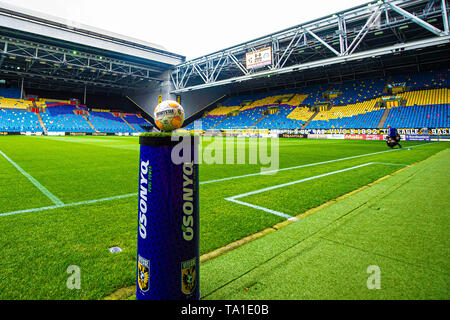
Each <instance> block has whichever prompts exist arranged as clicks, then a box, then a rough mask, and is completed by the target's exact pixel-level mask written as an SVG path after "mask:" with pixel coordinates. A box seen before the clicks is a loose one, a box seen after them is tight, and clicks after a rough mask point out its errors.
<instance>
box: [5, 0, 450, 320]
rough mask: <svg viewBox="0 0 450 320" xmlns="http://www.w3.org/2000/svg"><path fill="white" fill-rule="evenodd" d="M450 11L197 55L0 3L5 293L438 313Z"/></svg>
mask: <svg viewBox="0 0 450 320" xmlns="http://www.w3.org/2000/svg"><path fill="white" fill-rule="evenodd" d="M368 1H370V0H368ZM256 2H257V3H258V5H261V4H260V3H259V2H258V1H255V3H256ZM136 3H137V1H136ZM127 5H128V4H127ZM141 5H142V4H141V3H139V7H141ZM148 5H149V6H150V7H152V6H154V4H153V3H151V4H148ZM170 5H172V6H175V5H174V4H172V3H170ZM189 5H190V4H189ZM224 5H228V4H227V3H224ZM272 5H276V4H271V6H272ZM76 6H77V7H78V6H80V7H81V6H82V4H78V3H77V4H76ZM197 6H198V5H197ZM302 6H303V3H302V4H298V3H297V8H300V7H302ZM205 7H206V6H205ZM293 7H294V5H293ZM105 8H106V10H105V12H103V13H102V14H106V15H108V18H109V12H108V10H109V9H110V5H109V4H108V5H106V6H105ZM121 8H122V7H120V8H119V9H118V10H120V9H121ZM192 8H193V9H195V10H196V11H197V10H198V9H199V8H196V7H195V5H194V6H192ZM116 9H117V8H116ZM214 9H215V8H214ZM232 9H233V10H234V8H232ZM283 9H284V8H283ZM319 9H320V8H319ZM171 10H173V9H172V8H171ZM237 10H239V8H238V9H237ZM286 10H289V8H287V9H286ZM296 10H298V9H296ZM180 11H181V10H180ZM237 12H238V11H237ZM120 13H121V14H122V12H120ZM182 13H183V14H184V12H182ZM200 13H203V12H202V11H200V10H199V11H198V12H196V15H197V16H198V15H199V14H200ZM95 14H97V12H95ZM98 14H100V13H98ZM154 14H158V12H156V11H155V12H153V11H152V12H151V14H149V15H148V17H149V19H151V15H154ZM271 14H272V12H271ZM308 14H309V13H308ZM197 16H194V17H190V18H192V19H197ZM449 16H450V9H449V6H448V0H372V1H370V2H367V3H364V4H361V5H358V6H355V7H352V8H348V9H345V10H343V11H340V12H336V13H335V14H330V15H327V16H324V17H321V18H317V19H315V20H312V21H307V22H304V23H302V24H299V25H294V26H292V27H290V28H287V29H285V30H279V31H276V30H274V32H273V33H271V34H267V35H264V36H261V37H259V38H256V39H249V40H248V41H246V42H244V43H241V44H236V45H234V46H231V47H228V48H224V49H221V50H219V51H216V52H212V53H209V54H205V55H204V56H201V57H198V58H195V59H186V57H185V56H183V55H181V54H178V53H173V52H169V51H168V50H167V49H166V48H164V47H163V46H161V45H158V44H154V43H149V42H146V41H142V40H138V39H134V38H130V37H128V36H125V35H119V34H115V33H112V32H110V31H107V30H100V29H98V28H95V27H91V26H87V25H83V24H79V23H72V22H71V23H68V21H67V20H64V19H62V18H59V17H54V16H49V15H47V14H44V13H40V12H35V11H32V10H28V9H26V8H20V7H16V6H15V5H12V4H7V3H3V2H1V0H0V220H1V221H0V226H1V227H2V228H0V242H1V243H2V247H1V250H0V300H2V299H6V300H9V299H17V300H19V299H26V300H37V299H55V300H66V299H67V300H71V299H86V300H88V299H98V300H100V299H102V300H103V299H114V300H115V299H120V300H126V299H128V300H133V299H138V300H139V299H140V297H139V294H138V296H136V293H137V292H140V291H138V290H141V291H142V292H144V287H147V289H146V290H147V291H148V294H154V293H155V294H156V293H157V294H161V297H162V298H163V299H169V300H172V299H173V298H174V297H173V296H170V295H169V292H168V291H169V290H168V289H167V288H168V287H169V286H170V287H171V288H174V290H173V291H174V292H175V291H176V293H177V294H178V295H182V298H183V299H184V298H186V299H197V298H198V299H200V298H201V299H202V300H236V301H242V300H252V299H253V300H275V299H279V300H308V299H311V300H320V299H337V300H353V299H386V300H404V299H439V300H442V299H447V300H448V299H449V297H450V296H449V293H450V291H449V283H450V267H449V266H450V260H449V256H450V255H449V254H448V253H449V249H448V248H450V238H449V237H448V228H449V221H450V220H449V219H448V213H449V210H448V207H449V203H450V194H449V191H448V190H449V188H448V186H449V175H448V172H449V170H448V165H449V163H450V161H449V159H450V150H449V148H448V147H449V146H450V87H449V79H448V76H449V71H450V54H449V53H450V27H449V25H450V20H449ZM258 18H259V16H258ZM273 18H274V19H279V18H280V17H275V16H274V17H273ZM127 19H135V17H134V16H133V15H128V16H126V17H125V16H124V19H123V21H119V22H120V23H122V24H123V23H126V21H127ZM199 19H200V18H199ZM281 19H282V17H281ZM110 20H112V19H110ZM135 20H137V19H135ZM217 21H218V23H221V25H220V26H215V27H220V28H227V27H228V25H227V23H232V22H230V21H231V20H230V17H221V19H218V20H217ZM171 22H173V21H171ZM201 22H203V21H201ZM262 22H263V23H265V21H262ZM298 22H299V23H300V21H298ZM181 23H182V21H181ZM245 23H247V24H249V23H248V22H247V21H245ZM294 23H295V22H293V24H294ZM179 26H180V21H176V27H178V28H179ZM163 27H164V26H162V27H161V28H163ZM251 27H255V26H251ZM255 29H256V28H255ZM151 31H152V32H153V31H154V32H161V31H162V30H160V29H157V30H151ZM149 34H151V33H150V32H149ZM196 37H198V35H196V34H193V35H192V39H193V40H194V38H196ZM195 40H196V41H197V40H198V41H199V42H200V41H207V40H205V39H195ZM219 40H221V39H219ZM189 41H190V39H189ZM196 41H192V45H196ZM168 100H169V101H168ZM173 101H177V102H178V103H179V104H180V105H181V106H182V108H183V110H184V119H185V120H184V123H183V121H182V120H181V117H182V115H183V112H181V111H180V110H181V107H180V106H179V105H175V106H174V103H173ZM157 106H159V107H161V106H163V107H166V109H165V110H160V111H159V112H155V110H156V109H155V108H156V107H157ZM173 108H175V109H173ZM174 110H175V111H174ZM156 114H158V117H157V116H156ZM155 118H156V119H155ZM162 122H164V123H165V124H168V125H169V126H167V127H162V126H161V124H162ZM181 125H182V126H181ZM158 126H159V128H162V129H166V131H167V132H168V133H162V134H160V133H159V132H160V131H159V130H158ZM180 126H181V127H180ZM176 128H178V129H177V130H176V131H175V132H181V133H187V132H190V133H194V134H199V137H197V136H196V138H195V139H190V138H191V136H190V135H188V136H187V137H188V139H186V140H189V143H190V142H191V141H192V140H193V141H194V144H190V145H189V148H187V149H186V148H185V147H186V146H187V144H184V142H185V140H184V139H183V143H180V144H179V145H177V146H174V147H173V144H172V141H173V139H172V141H171V142H170V144H166V143H169V139H168V137H169V135H171V133H170V132H172V131H171V130H172V129H176ZM147 132H153V133H155V134H143V133H147ZM100 136H101V137H100ZM106 136H107V137H106ZM171 138H173V136H172V137H171ZM176 138H179V137H176ZM197 138H198V139H197ZM147 141H148V142H147ZM400 142H401V144H400ZM197 143H198V144H199V145H197ZM191 147H192V148H191ZM197 147H198V148H197ZM191 151H192V152H191ZM197 151H198V152H197ZM174 156H176V157H177V158H176V159H175V157H174ZM181 156H182V157H181ZM191 156H192V157H193V158H189V157H191ZM138 160H140V161H138ZM177 161H178V162H177ZM138 180H139V185H138ZM138 188H139V189H138ZM138 204H139V205H138ZM178 209H180V210H178ZM137 210H139V211H137ZM137 214H139V219H136V218H137ZM197 218H198V220H197ZM157 220H160V221H157ZM169 222H170V223H171V226H175V227H176V228H175V227H174V229H173V230H172V228H169V227H167V226H168V225H169ZM166 224H167V225H166ZM137 230H138V232H136V231H137ZM156 231H158V232H156ZM144 233H145V235H144V236H143V234H144ZM147 235H148V236H147ZM136 240H138V241H141V242H139V243H143V241H145V243H146V245H147V244H148V250H147V249H145V250H147V251H148V252H147V251H146V254H147V253H149V254H150V252H152V257H151V260H152V261H151V267H150V258H149V257H147V256H145V257H144V256H142V257H141V256H140V255H139V251H138V255H137V254H136V252H137V250H141V249H140V248H141V246H140V244H139V245H138V246H137V241H136ZM197 241H198V242H197ZM194 242H195V243H194ZM155 243H157V245H156V246H154V244H155ZM194 244H195V246H197V248H196V249H199V250H197V251H198V252H197V253H195V256H196V258H195V259H193V257H194V253H193V251H191V250H188V249H186V248H188V245H189V248H190V245H194ZM159 246H160V247H161V248H163V247H164V249H161V250H160V248H159ZM142 248H144V247H142ZM150 248H151V249H150ZM145 250H144V251H145ZM175 253H176V254H175ZM181 253H182V254H181ZM178 255H179V256H180V257H179V258H180V260H179V261H178V260H175V258H177V259H178ZM175 256H177V257H175ZM181 256H183V257H181ZM155 257H157V258H155ZM141 258H142V259H141ZM147 258H148V260H147ZM181 258H182V259H181ZM197 258H198V260H197ZM173 261H176V263H173V264H171V268H170V269H169V268H166V265H169V264H166V263H167V262H173ZM200 266H201V269H198V267H200ZM374 266H375V267H380V268H379V269H380V270H382V277H381V279H382V285H379V286H378V287H375V286H372V284H373V283H372V282H373V281H374V282H375V283H376V282H377V281H375V280H376V279H375V280H373V281H372V279H374V277H373V275H372V273H371V271H370V270H371V269H372V267H374ZM73 267H76V268H78V269H79V271H80V272H81V277H78V279H76V277H74V275H76V272H75V271H74V272H73V274H72V273H71V272H72V271H71V270H72V268H73ZM136 267H138V269H136ZM172 267H173V268H172ZM76 268H75V269H76ZM75 269H74V270H75ZM158 269H159V270H161V271H162V272H161V273H162V276H161V275H158V274H157V272H155V270H158ZM150 270H151V271H150ZM198 270H201V272H198ZM199 274H201V281H200V280H199V279H200V277H199ZM155 275H156V276H155ZM69 280H70V281H69ZM72 280H73V281H72ZM77 281H78V283H79V286H78V287H76V285H75V284H76V283H77ZM139 281H140V282H139ZM371 281H372V282H371ZM142 283H144V285H143V286H142ZM166 286H167V288H166ZM150 288H151V289H150ZM155 288H156V290H155ZM189 288H190V289H189ZM380 288H382V290H378V289H380ZM180 289H181V290H180ZM188 289H189V290H191V291H189V290H188ZM193 290H194V291H193ZM200 290H201V297H197V296H195V294H193V292H197V291H198V292H199V296H200ZM164 295H165V296H164ZM161 297H158V298H161ZM11 305H13V304H11ZM157 305H160V304H159V303H158V304H157ZM162 305H164V304H162ZM193 306H194V305H193ZM255 306H256V305H255ZM173 309H174V310H175V309H176V308H173ZM222 309H223V308H222ZM298 310H301V309H299V308H297V309H295V311H294V312H298ZM271 312H272V311H271ZM155 314H156V313H155ZM164 314H165V315H166V313H164ZM254 315H255V316H256V317H258V314H254ZM239 316H241V317H243V319H245V318H250V316H253V315H251V314H248V315H247V314H245V313H244V314H241V315H239ZM269 316H274V317H276V316H275V313H271V314H269ZM179 317H180V314H178V315H177V316H174V317H171V316H169V315H167V318H169V319H172V318H179ZM276 318H279V317H276Z"/></svg>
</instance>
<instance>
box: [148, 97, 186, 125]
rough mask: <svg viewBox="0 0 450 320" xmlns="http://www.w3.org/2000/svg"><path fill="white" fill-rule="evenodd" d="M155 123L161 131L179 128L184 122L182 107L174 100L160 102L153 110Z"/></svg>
mask: <svg viewBox="0 0 450 320" xmlns="http://www.w3.org/2000/svg"><path fill="white" fill-rule="evenodd" d="M154 116H155V123H156V126H157V127H158V129H159V130H161V131H165V132H168V131H173V130H176V129H179V128H181V126H182V125H183V123H184V109H183V107H182V106H181V105H180V104H179V103H178V102H176V101H171V100H166V101H163V102H161V103H160V104H159V105H158V106H157V107H156V108H155V112H154Z"/></svg>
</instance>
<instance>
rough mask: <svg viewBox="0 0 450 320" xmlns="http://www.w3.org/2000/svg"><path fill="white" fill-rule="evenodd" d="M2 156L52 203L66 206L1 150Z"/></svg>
mask: <svg viewBox="0 0 450 320" xmlns="http://www.w3.org/2000/svg"><path fill="white" fill-rule="evenodd" d="M0 154H1V155H2V156H3V157H4V158H5V159H6V160H8V161H9V163H11V164H12V165H13V166H14V167H16V169H17V170H18V171H19V172H20V173H21V174H22V175H24V176H25V177H26V178H27V179H28V180H30V181H31V183H32V184H34V185H35V186H36V188H38V189H39V190H40V191H41V192H42V193H43V194H44V195H46V196H47V197H48V198H49V199H50V200H52V202H53V203H54V204H56V205H57V206H61V205H64V202H62V201H61V200H59V199H58V198H57V197H56V196H55V195H54V194H53V193H51V192H50V191H48V190H47V188H46V187H44V186H43V185H42V184H40V183H39V181H37V180H36V179H35V178H33V177H32V176H31V175H30V174H28V173H27V172H26V171H25V170H23V169H22V168H21V167H20V166H19V165H18V164H17V163H15V162H14V161H12V160H11V159H10V158H9V157H8V156H7V155H6V154H4V153H3V152H2V151H1V150H0Z"/></svg>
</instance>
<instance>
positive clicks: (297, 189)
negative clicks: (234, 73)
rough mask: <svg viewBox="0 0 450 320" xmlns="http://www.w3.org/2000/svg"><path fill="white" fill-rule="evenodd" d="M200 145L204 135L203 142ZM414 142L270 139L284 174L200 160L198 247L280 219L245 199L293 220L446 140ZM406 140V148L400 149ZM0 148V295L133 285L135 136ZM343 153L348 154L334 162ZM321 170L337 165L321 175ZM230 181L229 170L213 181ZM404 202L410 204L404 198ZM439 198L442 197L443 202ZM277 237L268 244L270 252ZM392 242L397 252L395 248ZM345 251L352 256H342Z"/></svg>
mask: <svg viewBox="0 0 450 320" xmlns="http://www.w3.org/2000/svg"><path fill="white" fill-rule="evenodd" d="M219 142H220V143H221V141H220V140H219ZM208 143H209V142H208V141H205V142H204V147H206V146H207V145H208ZM422 144H423V142H403V146H404V149H403V150H400V151H389V152H386V151H388V149H387V147H386V144H385V142H383V141H338V140H335V141H333V140H296V139H280V146H279V160H280V163H279V167H280V168H281V169H285V168H291V169H289V170H281V171H279V172H277V173H276V174H273V175H259V174H258V175H252V174H255V173H258V172H260V167H261V166H260V165H249V164H247V165H244V164H234V165H225V164H202V165H201V166H200V182H201V186H200V250H201V253H202V254H204V253H208V252H211V251H213V250H214V249H217V248H220V247H222V246H225V245H227V244H229V243H231V242H233V241H236V240H239V239H242V238H243V237H245V236H248V235H251V234H253V233H256V232H258V231H261V230H263V229H265V228H268V227H271V226H273V225H275V224H277V223H279V222H281V221H284V220H285V219H286V218H285V217H280V216H277V215H274V214H271V213H269V212H267V211H264V210H260V209H258V208H256V207H260V208H265V209H267V210H272V211H277V212H282V213H284V214H286V215H289V216H296V215H299V214H301V213H303V212H305V211H307V210H308V209H311V208H314V207H317V206H319V205H321V204H323V203H324V202H327V201H329V200H331V199H335V198H337V197H339V196H341V195H343V194H346V193H348V192H351V191H353V190H355V189H357V188H359V187H361V186H363V185H367V184H368V183H371V182H373V181H375V180H377V179H379V178H381V177H384V176H386V175H388V174H391V173H393V172H395V171H397V170H399V169H400V168H402V167H403V166H404V165H409V164H412V163H416V162H418V161H421V160H424V159H426V158H428V157H430V156H432V155H434V154H436V153H437V152H439V151H442V150H444V149H447V148H448V147H449V146H450V144H449V143H446V142H439V143H428V144H425V145H422ZM419 145H420V146H419ZM410 146H412V147H413V148H411V149H410V150H408V148H407V147H410ZM414 146H417V147H414ZM235 148H236V150H238V149H239V148H244V149H245V150H247V152H248V151H249V150H248V149H249V148H250V147H249V144H248V139H244V138H242V139H237V141H236V142H235ZM0 151H1V152H2V153H3V155H2V154H0V246H1V247H0V299H102V298H104V297H105V296H107V295H109V294H111V293H112V292H114V291H115V290H117V289H119V288H122V287H127V286H131V285H133V284H134V283H135V277H136V274H135V269H136V237H137V196H134V195H133V194H135V193H136V192H137V186H138V183H137V179H138V166H139V143H138V139H137V138H134V137H20V136H7V137H0ZM369 154H372V155H369ZM4 155H5V156H6V157H5V156H4ZM224 156H225V155H224ZM344 158H349V159H345V160H340V161H335V160H337V159H344ZM8 159H9V160H8ZM11 161H12V162H13V163H15V164H16V165H17V166H19V167H20V168H21V169H22V170H23V171H24V172H26V173H27V174H29V175H30V176H31V177H32V178H34V179H35V181H37V183H38V184H39V185H40V186H42V187H44V188H45V189H46V190H48V192H50V193H51V194H52V195H54V196H55V197H56V198H57V199H59V200H60V201H61V202H62V203H64V204H65V205H64V206H62V207H59V208H55V202H54V201H52V199H50V198H49V197H48V196H46V195H45V194H44V192H43V191H42V189H40V188H39V187H37V186H36V185H35V184H33V183H32V182H31V181H30V180H29V179H28V178H27V177H26V176H25V175H24V174H23V172H21V171H20V170H18V169H17V167H16V166H14V164H13V163H12V162H11ZM322 162H325V163H323V164H317V165H310V164H316V163H322ZM368 163H370V165H365V164H368ZM389 164H390V165H389ZM292 167H298V168H292ZM353 167H355V169H352V170H348V171H345V170H346V169H348V168H353ZM332 172H337V173H335V174H332V175H327V174H329V173H332ZM245 175H250V176H248V177H245ZM321 175H323V176H322V177H319V178H317V179H312V180H306V179H307V178H310V177H316V176H321ZM241 176H244V177H241ZM231 177H239V178H236V179H228V180H222V181H216V180H221V179H226V178H231ZM302 180H305V181H303V182H298V183H296V184H291V185H286V186H283V187H279V188H273V187H274V186H282V185H284V184H287V183H289V182H293V181H302ZM263 189H267V191H264V192H260V193H255V194H251V195H248V196H245V197H242V198H240V199H239V200H241V201H243V202H245V203H246V204H248V205H250V206H248V205H241V204H238V203H234V202H231V201H228V200H226V199H227V198H232V197H235V196H238V195H242V194H246V193H249V192H253V191H256V190H263ZM119 196H123V197H120V198H117V197H119ZM97 200H102V201H97ZM103 200H104V201H103ZM410 200H411V201H412V203H414V199H413V198H412V199H410ZM448 200H449V199H448V198H445V197H444V198H443V199H442V201H443V203H447V204H448ZM72 204H74V205H72ZM251 206H253V207H251ZM41 208H44V209H41ZM32 209H35V210H32ZM444 211H445V210H444ZM444 213H445V212H441V213H439V212H438V213H437V214H438V215H439V214H441V215H444ZM447 213H448V212H447ZM323 219H324V220H326V217H324V218H323ZM436 219H438V218H436ZM440 219H443V218H442V217H440ZM320 221H321V218H320V215H317V216H315V215H311V216H310V217H307V218H305V219H303V220H301V221H300V222H301V223H302V225H303V226H304V227H305V228H306V229H307V228H309V227H312V226H313V225H314V224H317V223H320ZM365 223H367V222H366V221H364V220H362V221H361V222H360V223H359V224H358V223H356V224H354V225H351V226H348V228H351V230H352V231H353V232H349V235H348V236H347V237H343V238H342V239H339V240H340V241H343V242H348V243H353V242H354V241H356V240H355V239H356V238H357V236H358V232H357V230H358V228H362V229H363V228H366V227H367V226H366V225H365ZM382 223H384V224H386V223H387V222H386V221H383V222H382ZM293 225H300V224H299V223H294V224H293ZM377 228H381V227H380V226H377ZM423 228H427V225H426V224H425V225H424V226H423ZM355 230H356V231H355ZM387 232H388V231H387ZM352 234H353V235H354V238H352ZM386 236H387V234H386ZM436 236H437V237H438V236H439V233H438V234H437V235H436ZM446 237H447V236H446ZM288 238H289V236H288ZM268 239H269V238H268ZM445 240H447V239H445ZM285 241H288V240H285ZM399 243H400V244H399V245H400V246H401V245H405V248H406V247H407V245H406V244H403V242H401V241H400V242H399ZM278 245H279V244H278V243H276V242H274V247H275V248H276V247H277V246H278ZM112 246H120V247H122V248H123V249H124V250H123V252H121V253H118V254H111V253H110V252H109V251H108V248H109V247H112ZM336 250H338V252H336V254H337V255H341V256H345V255H347V252H346V250H348V248H342V249H339V247H337V246H333V245H331V244H328V245H327V246H326V245H324V246H323V248H321V252H322V254H323V255H328V256H330V259H332V257H333V256H332V254H331V253H332V252H335V251H336ZM339 250H340V251H339ZM396 250H397V251H398V252H400V250H401V248H396ZM405 250H406V249H405ZM408 250H410V248H409V247H408ZM394 251H395V250H394ZM397 251H395V252H397ZM409 254H411V255H413V254H414V252H409ZM348 257H349V259H352V255H351V254H348ZM310 258H311V259H314V257H310ZM430 259H433V257H430ZM436 259H438V257H436ZM441 259H444V260H445V259H447V260H448V257H447V258H445V257H444V258H442V257H441ZM235 263H237V264H238V263H239V262H238V261H235ZM71 265H76V266H79V267H80V270H81V290H69V289H68V288H67V286H66V281H67V279H68V277H69V274H68V273H67V268H68V266H71ZM227 267H229V266H227ZM215 268H217V267H215ZM210 269H212V268H210ZM236 269H237V270H238V269H239V266H236ZM205 270H207V269H205ZM350 270H351V268H349V272H350ZM204 272H206V271H204ZM214 272H218V270H215V269H214ZM206 278H207V277H206ZM218 285H219V284H218ZM209 286H211V284H209ZM207 287H208V286H206V287H205V288H207ZM205 290H206V289H205ZM208 290H211V291H214V288H210V287H208ZM308 290H309V291H311V290H314V288H308ZM253 298H258V296H257V295H255V296H253ZM265 298H267V297H265ZM297 298H301V297H297ZM316 298H318V299H320V298H321V297H316ZM355 298H358V297H357V296H356V297H355Z"/></svg>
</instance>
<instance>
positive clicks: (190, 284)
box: [181, 258, 197, 295]
mask: <svg viewBox="0 0 450 320" xmlns="http://www.w3.org/2000/svg"><path fill="white" fill-rule="evenodd" d="M196 285H197V260H196V258H194V259H192V260H189V261H184V262H182V263H181V291H182V292H183V293H184V294H186V295H190V294H191V293H192V292H193V291H194V289H195V286H196Z"/></svg>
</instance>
